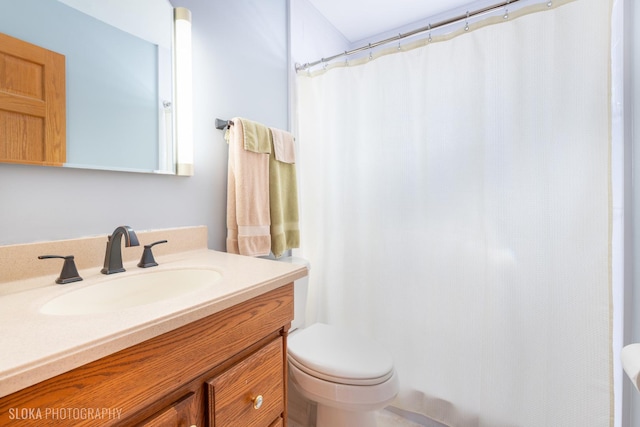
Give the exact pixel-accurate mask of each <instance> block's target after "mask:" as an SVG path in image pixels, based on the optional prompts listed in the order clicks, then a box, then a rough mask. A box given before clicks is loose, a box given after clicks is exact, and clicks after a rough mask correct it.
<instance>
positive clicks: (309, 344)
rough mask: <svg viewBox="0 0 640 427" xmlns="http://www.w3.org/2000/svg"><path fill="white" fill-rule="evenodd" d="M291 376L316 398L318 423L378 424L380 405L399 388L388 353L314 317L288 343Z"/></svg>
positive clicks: (320, 426) (327, 426)
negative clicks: (376, 418)
mask: <svg viewBox="0 0 640 427" xmlns="http://www.w3.org/2000/svg"><path fill="white" fill-rule="evenodd" d="M288 359H289V377H290V378H291V382H292V384H293V385H294V386H295V387H296V389H297V390H298V392H299V393H300V394H301V395H302V396H303V397H305V398H306V399H309V400H310V401H313V402H316V404H317V418H316V427H341V426H345V427H347V426H348V427H374V426H375V425H376V421H375V411H377V410H379V409H382V408H384V407H385V406H387V405H388V404H389V403H390V402H391V401H392V400H393V399H394V398H395V396H396V395H397V393H398V376H397V375H396V373H395V370H394V368H393V359H392V358H391V356H390V355H389V353H388V352H387V351H386V350H385V349H384V348H382V347H380V346H379V345H377V344H376V343H375V342H373V341H370V340H368V339H366V338H363V337H359V336H357V335H354V334H353V333H350V332H347V331H345V330H343V329H341V328H338V327H335V326H330V325H325V324H322V323H315V324H313V325H311V326H309V327H308V328H306V329H303V330H299V331H297V332H296V333H295V334H293V335H292V336H291V337H290V339H289V343H288Z"/></svg>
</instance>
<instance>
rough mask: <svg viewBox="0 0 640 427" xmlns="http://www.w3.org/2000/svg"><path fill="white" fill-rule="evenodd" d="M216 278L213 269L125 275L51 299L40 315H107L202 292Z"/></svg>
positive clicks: (218, 274) (215, 272)
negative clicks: (198, 291)
mask: <svg viewBox="0 0 640 427" xmlns="http://www.w3.org/2000/svg"><path fill="white" fill-rule="evenodd" d="M220 277H222V276H221V274H220V273H219V272H217V271H215V270H208V269H195V268H194V269H176V270H158V271H153V272H148V273H147V272H145V273H142V274H135V275H126V273H125V275H122V276H120V275H118V277H113V278H111V277H109V278H106V279H104V280H103V281H101V282H99V283H96V284H95V285H91V286H87V287H84V288H78V289H77V290H74V291H71V292H68V293H65V294H63V295H60V296H58V297H56V298H53V299H52V300H50V301H48V302H47V303H45V304H44V305H43V306H42V307H40V313H43V314H56V315H74V314H76V315H77V314H95V313H108V312H113V311H118V310H122V309H126V308H131V307H137V306H140V305H144V304H150V303H154V302H159V301H164V300H167V299H170V298H175V297H179V296H182V295H185V294H188V293H190V292H194V291H197V290H200V289H204V288H207V287H209V286H212V285H213V284H214V283H215V282H216V281H218V280H219V279H220ZM71 286H73V285H71Z"/></svg>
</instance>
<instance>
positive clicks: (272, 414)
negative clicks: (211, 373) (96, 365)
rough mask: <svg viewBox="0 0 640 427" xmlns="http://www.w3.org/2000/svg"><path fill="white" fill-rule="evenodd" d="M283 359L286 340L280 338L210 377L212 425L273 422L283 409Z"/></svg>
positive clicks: (266, 424)
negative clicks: (284, 341)
mask: <svg viewBox="0 0 640 427" xmlns="http://www.w3.org/2000/svg"><path fill="white" fill-rule="evenodd" d="M283 360H284V359H283V340H282V338H278V339H275V340H273V341H271V342H270V343H269V344H267V345H266V346H264V347H262V348H261V349H260V350H258V351H257V352H255V353H253V354H252V355H250V356H248V357H247V358H246V359H244V360H242V361H240V362H238V363H237V364H236V365H234V366H232V367H231V368H229V369H228V370H226V371H225V372H223V373H222V374H220V375H218V376H216V377H214V378H212V379H211V380H209V381H207V388H208V398H209V425H210V426H211V427H237V426H246V427H254V426H255V427H269V426H271V425H273V423H274V420H275V421H277V418H279V417H280V416H281V415H282V413H283V411H284V372H283V369H284V368H283V366H284V363H283ZM275 425H276V426H277V425H279V424H278V423H277V422H276V423H275Z"/></svg>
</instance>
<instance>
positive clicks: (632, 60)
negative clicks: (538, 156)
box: [623, 0, 640, 427]
mask: <svg viewBox="0 0 640 427" xmlns="http://www.w3.org/2000/svg"><path fill="white" fill-rule="evenodd" d="M638 22H640V7H638V5H637V2H636V1H635V0H626V1H625V3H624V25H625V39H624V43H625V46H624V51H625V83H624V84H625V91H624V94H625V105H624V107H625V116H624V120H625V168H627V173H626V174H625V175H626V176H625V187H626V188H627V190H626V191H625V206H630V207H631V209H630V210H627V212H625V230H627V231H626V232H625V240H626V241H625V254H626V256H625V337H624V339H625V343H627V344H628V343H633V342H640V309H639V308H640V262H638V256H637V248H640V215H639V214H638V212H640V176H639V175H638V173H637V168H638V165H640V150H639V149H638V140H637V137H636V135H640V85H639V84H638V81H637V79H636V76H637V75H638V73H640V42H639V41H640V28H638V26H637V25H634V24H635V23H638ZM624 393H625V396H624V400H623V402H624V404H625V406H624V408H623V410H624V414H623V419H624V420H625V422H626V421H628V424H625V427H626V426H637V425H640V393H638V391H637V390H636V389H635V388H633V387H632V386H631V382H630V381H627V379H626V378H625V390H624Z"/></svg>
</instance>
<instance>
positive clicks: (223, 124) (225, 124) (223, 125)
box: [216, 119, 233, 130]
mask: <svg viewBox="0 0 640 427" xmlns="http://www.w3.org/2000/svg"><path fill="white" fill-rule="evenodd" d="M231 126H233V120H222V119H216V129H220V130H225V129H227V128H230V127H231Z"/></svg>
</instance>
